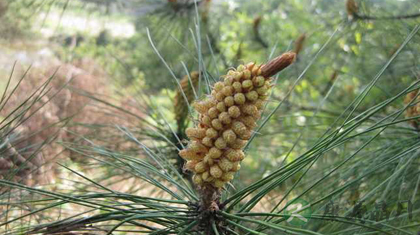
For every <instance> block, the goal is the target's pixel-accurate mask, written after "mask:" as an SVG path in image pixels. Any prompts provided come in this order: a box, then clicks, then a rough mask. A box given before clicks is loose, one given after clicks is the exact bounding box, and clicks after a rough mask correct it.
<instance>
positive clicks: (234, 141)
mask: <svg viewBox="0 0 420 235" xmlns="http://www.w3.org/2000/svg"><path fill="white" fill-rule="evenodd" d="M294 58H295V53H286V54H283V56H281V57H278V58H277V59H275V60H273V61H272V62H269V63H268V64H266V65H263V66H258V65H256V64H255V63H249V64H247V65H239V66H238V68H237V69H236V70H231V71H229V72H228V74H227V75H225V76H222V79H223V81H219V82H217V83H215V84H214V87H213V89H212V92H211V95H210V96H208V97H207V98H206V99H204V100H202V101H199V102H196V103H194V104H193V107H194V109H195V110H196V111H197V112H198V113H199V114H200V115H199V124H198V126H197V127H194V128H188V129H186V135H187V136H188V138H189V139H190V140H191V141H190V143H189V145H188V147H187V148H186V149H184V150H181V151H180V152H179V155H180V156H181V157H182V158H184V159H185V160H187V163H186V165H185V167H186V169H188V170H190V171H192V172H194V176H193V181H194V183H195V184H197V185H200V186H204V187H205V186H207V185H211V186H213V187H216V188H222V187H223V186H224V185H225V184H226V183H227V182H229V181H231V180H232V179H233V176H234V174H235V172H237V171H238V170H239V169H240V167H241V165H240V163H241V161H242V160H243V159H244V158H245V154H244V152H243V151H242V149H243V148H244V146H245V145H246V143H247V141H248V140H249V139H250V138H251V135H252V131H253V129H254V128H255V127H256V126H257V124H256V122H257V120H258V119H260V117H261V112H262V110H263V108H264V105H265V102H266V100H267V93H268V92H269V90H270V88H271V86H272V85H271V80H272V79H271V78H270V76H272V75H274V74H275V73H277V72H278V71H280V70H281V69H283V68H285V67H287V66H288V65H290V64H291V63H292V62H293V60H294Z"/></svg>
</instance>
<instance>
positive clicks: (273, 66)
mask: <svg viewBox="0 0 420 235" xmlns="http://www.w3.org/2000/svg"><path fill="white" fill-rule="evenodd" d="M295 57H296V53H294V52H286V53H284V54H283V55H281V56H279V57H276V58H274V59H273V60H271V61H269V62H268V63H266V64H265V65H263V66H262V68H261V75H262V76H264V77H266V78H268V77H271V76H273V75H275V74H276V73H278V72H280V71H282V70H283V69H285V68H287V67H288V66H289V65H291V64H292V63H293V62H294V61H295Z"/></svg>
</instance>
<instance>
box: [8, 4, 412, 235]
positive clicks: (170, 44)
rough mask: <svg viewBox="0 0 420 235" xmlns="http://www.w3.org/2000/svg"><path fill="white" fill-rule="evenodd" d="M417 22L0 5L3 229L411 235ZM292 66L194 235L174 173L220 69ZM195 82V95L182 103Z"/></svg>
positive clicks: (260, 10) (195, 9)
mask: <svg viewBox="0 0 420 235" xmlns="http://www.w3.org/2000/svg"><path fill="white" fill-rule="evenodd" d="M354 4H356V5H357V7H355V6H356V5H354ZM419 11H420V2H418V1H415V0H405V1H404V0H400V1H395V0H382V1H375V0H363V1H351V0H349V1H344V0H343V1H341V0H340V1H326V0H324V1H323V0H304V1H293V0H283V1H280V0H267V1H243V0H201V1H198V0H197V1H193V0H129V1H118V0H102V1H101V0H74V1H73V0H72V1H69V0H0V19H1V22H2V23H1V25H0V72H1V74H0V90H1V92H2V93H0V94H1V95H0V231H1V232H2V233H4V234H28V233H45V234H64V233H68V234H76V233H77V232H79V233H84V234H135V233H145V234H417V233H418V232H420V230H419V229H418V228H419V225H420V215H419V212H420V200H419V199H420V194H419V190H418V187H419V186H420V168H419V163H420V159H419V153H420V152H419V148H420V145H419V141H418V140H419V134H418V121H417V119H418V118H419V114H420V113H419V111H417V110H420V109H419V108H418V105H417V104H418V101H419V99H417V96H418V94H417V89H418V88H419V76H420V75H419V63H420V59H419V58H420V57H419V50H420V43H419V42H420V35H419V33H418V31H419V27H420V26H419V22H420V13H419ZM286 51H295V52H296V53H297V59H296V61H295V63H294V64H293V65H292V66H291V67H289V68H288V69H286V70H284V71H282V72H281V73H280V74H278V75H276V76H275V86H274V88H273V91H272V93H271V95H270V101H269V102H268V104H267V106H266V109H265V111H264V113H263V117H262V119H261V121H260V122H259V123H258V128H257V131H256V132H254V133H253V137H252V138H251V140H250V141H249V143H248V144H247V146H246V158H245V160H244V162H243V164H242V169H241V170H240V172H239V173H238V174H237V175H236V176H235V180H234V181H233V182H232V184H230V185H229V186H227V187H226V188H225V189H224V190H223V194H222V200H221V203H222V205H223V208H222V209H221V210H220V211H218V212H217V213H215V214H212V215H211V216H210V218H211V219H210V220H209V221H208V222H209V223H208V225H209V226H208V227H203V223H201V222H200V218H203V217H205V215H203V213H201V212H200V210H199V209H198V207H199V201H200V197H201V196H200V194H199V193H198V190H197V188H195V186H194V185H192V184H191V183H190V179H189V173H188V172H186V171H185V170H184V169H183V167H182V166H183V162H182V160H181V159H180V158H179V157H178V150H180V149H182V148H184V147H185V146H186V144H187V143H186V139H187V137H186V136H185V134H184V130H185V127H186V126H188V125H189V126H192V125H194V123H196V120H197V113H195V112H194V111H193V110H192V109H191V107H189V106H188V104H191V103H192V102H194V100H195V99H200V98H203V97H204V96H205V95H206V94H208V93H209V91H210V90H211V88H212V84H214V82H215V81H217V80H218V79H219V77H220V75H223V74H226V72H227V71H228V69H229V68H232V67H236V66H238V65H239V64H242V63H247V62H257V63H265V62H267V61H269V60H270V59H272V58H274V57H275V56H277V55H280V54H281V53H283V52H286ZM193 71H200V79H199V82H198V84H197V87H196V88H195V89H194V91H193V92H192V93H191V87H189V88H187V90H188V89H190V90H189V91H187V90H185V89H184V90H182V92H181V89H180V88H181V87H182V84H184V85H185V82H184V83H182V80H181V79H182V78H184V77H185V76H187V77H188V75H190V74H191V73H192V72H193ZM185 78H186V77H185ZM190 78H191V76H190ZM187 87H188V86H187ZM188 92H190V93H189V94H190V95H189V97H190V100H188V102H181V101H180V99H181V100H184V99H185V98H188V97H187V96H186V94H187V93H188ZM410 92H411V93H410ZM409 93H410V95H408V94H409ZM180 105H181V106H182V105H184V106H185V105H187V106H186V110H188V111H189V112H188V114H187V116H186V117H185V118H183V120H182V125H180V122H179V121H178V122H177V117H176V112H175V110H177V109H180V108H181V107H180ZM184 108H185V107H184ZM298 199H301V200H305V201H307V202H308V203H309V204H310V207H311V210H312V216H311V219H310V220H309V222H308V223H305V224H302V225H296V224H290V223H288V222H287V221H286V220H287V217H285V211H287V206H286V205H287V203H290V202H294V201H296V200H298ZM383 205H385V206H383ZM358 206H361V207H360V208H361V210H356V209H357V208H359V207H358ZM355 208H356V209H355ZM332 209H333V210H332ZM357 211H361V212H362V213H361V214H357V213H355V212H357ZM205 218H207V217H205Z"/></svg>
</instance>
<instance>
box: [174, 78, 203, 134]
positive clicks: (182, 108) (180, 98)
mask: <svg viewBox="0 0 420 235" xmlns="http://www.w3.org/2000/svg"><path fill="white" fill-rule="evenodd" d="M190 78H191V82H190ZM198 79H199V73H198V72H197V71H194V72H191V74H190V77H188V75H185V76H184V77H183V78H182V80H181V81H180V84H181V89H178V90H177V92H176V95H175V105H174V111H175V119H176V122H177V124H178V127H179V128H183V126H184V125H185V121H186V120H187V116H188V104H187V102H186V101H185V98H187V100H188V103H189V104H191V103H192V102H193V101H194V98H195V96H194V90H195V89H197V85H198ZM183 93H184V94H183ZM184 95H185V97H184Z"/></svg>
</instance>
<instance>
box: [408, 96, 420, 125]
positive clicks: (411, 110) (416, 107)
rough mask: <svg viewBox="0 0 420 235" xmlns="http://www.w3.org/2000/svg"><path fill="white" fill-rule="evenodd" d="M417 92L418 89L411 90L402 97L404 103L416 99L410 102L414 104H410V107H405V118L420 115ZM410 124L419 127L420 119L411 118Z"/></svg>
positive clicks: (419, 97) (419, 98)
mask: <svg viewBox="0 0 420 235" xmlns="http://www.w3.org/2000/svg"><path fill="white" fill-rule="evenodd" d="M418 93H419V90H415V91H412V92H410V93H408V95H407V96H406V97H405V99H404V103H405V104H410V103H411V101H412V100H413V99H416V100H414V101H413V102H412V104H414V105H413V106H411V107H408V108H407V109H406V111H405V116H406V117H407V118H411V117H415V116H420V95H419V96H417V95H418ZM416 96H417V98H416ZM410 124H411V125H412V126H413V127H414V128H416V129H419V127H420V120H419V119H417V120H411V121H410Z"/></svg>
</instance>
